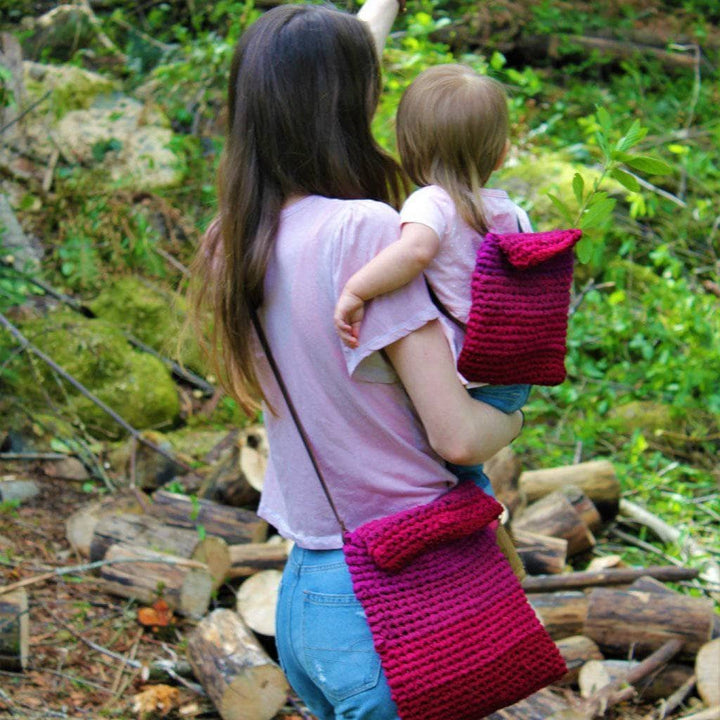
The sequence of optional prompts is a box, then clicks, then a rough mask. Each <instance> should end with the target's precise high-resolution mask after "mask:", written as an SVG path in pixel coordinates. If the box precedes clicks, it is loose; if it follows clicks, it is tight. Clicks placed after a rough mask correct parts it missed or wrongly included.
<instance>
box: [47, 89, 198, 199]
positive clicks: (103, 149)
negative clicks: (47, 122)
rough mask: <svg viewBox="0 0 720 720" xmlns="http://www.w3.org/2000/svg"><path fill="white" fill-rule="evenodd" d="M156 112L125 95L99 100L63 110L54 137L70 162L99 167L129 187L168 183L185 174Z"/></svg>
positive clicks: (165, 122)
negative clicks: (69, 109)
mask: <svg viewBox="0 0 720 720" xmlns="http://www.w3.org/2000/svg"><path fill="white" fill-rule="evenodd" d="M167 125H168V123H167V120H166V119H165V117H164V116H163V115H162V114H161V113H160V112H159V111H156V110H154V109H152V107H151V106H146V105H144V104H143V103H141V102H138V101H137V100H134V99H132V98H130V97H127V96H116V97H111V98H100V99H98V100H97V101H96V102H95V103H94V104H93V105H92V106H91V107H89V108H88V109H86V110H74V111H71V112H68V113H66V114H65V115H64V116H63V118H62V119H61V120H60V122H59V123H58V125H57V127H56V130H55V135H56V140H57V142H58V143H59V145H60V147H62V148H63V153H64V156H65V157H66V159H67V160H69V161H71V162H73V161H74V162H80V163H83V164H85V165H90V166H92V165H101V166H102V167H103V168H104V169H106V170H107V171H108V173H109V176H110V178H111V179H112V180H113V181H114V182H116V183H117V184H119V185H121V186H132V188H133V190H140V189H144V190H150V189H154V188H158V187H172V186H174V185H177V184H178V183H180V181H181V180H182V178H183V175H184V168H183V163H182V160H181V158H180V157H179V156H177V155H176V154H175V153H174V152H173V151H172V150H171V149H170V147H169V146H170V143H171V141H172V138H173V132H172V130H170V129H169V127H168V126H167Z"/></svg>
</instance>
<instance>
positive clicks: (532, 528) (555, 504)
mask: <svg viewBox="0 0 720 720" xmlns="http://www.w3.org/2000/svg"><path fill="white" fill-rule="evenodd" d="M516 530H527V531H529V532H533V533H537V534H539V535H550V536H551V537H556V538H563V539H565V540H567V555H568V557H572V556H573V555H577V554H578V553H581V552H584V551H585V550H589V549H590V548H592V547H593V546H594V545H595V537H594V536H593V534H592V533H591V532H590V529H589V528H588V526H587V525H586V524H585V522H584V521H583V519H582V518H581V517H580V515H579V514H578V513H577V512H576V510H575V508H574V507H573V505H572V503H571V502H570V500H568V499H567V497H566V496H565V495H564V494H563V493H562V492H560V491H557V492H553V493H550V494H549V495H546V496H545V497H543V498H541V499H540V500H538V501H536V502H534V503H533V504H532V505H528V507H527V508H525V511H524V512H523V514H522V515H521V516H520V517H519V518H517V519H516V520H515V521H513V531H516Z"/></svg>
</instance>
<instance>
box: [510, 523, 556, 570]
mask: <svg viewBox="0 0 720 720" xmlns="http://www.w3.org/2000/svg"><path fill="white" fill-rule="evenodd" d="M513 538H514V539H515V544H516V546H517V551H518V555H519V556H520V559H521V560H522V562H523V565H524V566H525V569H526V570H527V572H528V573H529V574H530V575H545V574H548V575H554V574H557V573H561V572H562V571H563V570H564V569H565V563H566V562H567V540H565V539H564V538H554V537H550V536H549V535H540V534H538V533H533V532H529V531H528V530H520V529H519V528H513Z"/></svg>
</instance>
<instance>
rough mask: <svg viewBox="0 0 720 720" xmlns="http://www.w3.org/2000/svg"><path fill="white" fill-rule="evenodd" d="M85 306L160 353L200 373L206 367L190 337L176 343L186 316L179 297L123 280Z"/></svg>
mask: <svg viewBox="0 0 720 720" xmlns="http://www.w3.org/2000/svg"><path fill="white" fill-rule="evenodd" d="M87 305H88V307H89V308H90V309H91V310H92V311H93V312H94V313H95V315H97V316H98V317H100V318H102V319H103V320H107V321H108V322H111V323H113V324H115V325H117V326H118V327H121V328H124V329H125V330H128V331H129V332H131V333H132V334H133V335H134V336H135V337H137V338H138V339H139V340H142V342H144V343H145V344H147V345H149V346H150V347H152V348H153V349H155V350H157V351H158V352H159V353H161V354H163V355H165V356H166V357H170V358H173V359H174V360H177V361H179V362H180V363H181V364H182V365H183V366H184V367H187V368H189V369H191V370H196V371H198V372H200V373H201V374H202V373H203V371H204V364H205V363H204V361H203V358H202V354H201V353H200V349H199V347H198V344H197V343H196V342H195V341H194V338H193V337H191V335H190V333H187V334H186V336H185V337H184V338H183V342H182V343H179V342H178V338H179V337H180V331H181V327H182V325H183V322H184V320H185V314H186V302H185V298H184V297H182V296H181V295H179V294H175V293H171V292H169V291H162V292H161V291H159V290H155V289H153V288H152V287H149V286H148V285H147V284H145V283H143V282H141V281H140V280H139V279H138V278H136V277H124V278H120V279H118V280H116V281H114V282H111V283H108V284H107V285H106V286H105V287H104V288H103V290H102V291H101V292H100V294H99V295H98V296H97V297H95V298H94V299H93V300H90V301H89V302H88V303H87Z"/></svg>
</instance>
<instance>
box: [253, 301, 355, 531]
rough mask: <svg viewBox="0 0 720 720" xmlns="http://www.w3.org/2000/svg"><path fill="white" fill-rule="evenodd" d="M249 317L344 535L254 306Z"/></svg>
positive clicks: (338, 516) (308, 439)
mask: <svg viewBox="0 0 720 720" xmlns="http://www.w3.org/2000/svg"><path fill="white" fill-rule="evenodd" d="M250 319H251V320H252V324H253V326H254V328H255V332H256V333H257V336H258V340H260V346H261V347H262V349H263V352H264V353H265V357H267V360H268V363H269V364H270V369H271V370H272V373H273V375H274V376H275V380H276V381H277V384H278V386H279V387H280V392H281V393H282V396H283V398H284V399H285V404H286V405H287V408H288V410H289V411H290V415H291V416H292V419H293V422H294V423H295V427H296V428H297V431H298V433H299V435H300V439H301V440H302V444H303V445H304V446H305V450H306V451H307V454H308V456H309V457H310V462H311V463H312V466H313V468H314V470H315V472H316V474H317V476H318V480H320V485H321V486H322V489H323V493H325V497H326V498H327V501H328V503H329V504H330V509H331V510H332V512H333V515H334V516H335V519H336V520H337V521H338V525H340V530H341V531H342V533H343V535H345V534H346V533H347V531H348V530H347V527H346V526H345V523H344V522H343V519H342V517H340V513H339V512H338V509H337V507H336V506H335V502H334V500H333V498H332V495H331V493H330V488H328V485H327V483H326V482H325V478H324V477H323V474H322V472H321V471H320V466H319V465H318V462H317V459H316V457H315V453H314V452H313V449H312V445H311V444H310V438H309V437H308V434H307V433H306V432H305V428H304V427H303V424H302V422H301V421H300V416H299V415H298V413H297V410H296V409H295V405H294V404H293V401H292V400H291V399H290V394H289V393H288V389H287V386H286V385H285V381H284V380H283V378H282V375H281V374H280V368H279V367H278V365H277V363H276V362H275V357H274V355H273V354H272V350H271V349H270V344H269V343H268V340H267V337H266V336H265V332H264V331H263V328H262V325H261V324H260V319H259V318H258V316H257V312H256V311H255V308H251V309H250Z"/></svg>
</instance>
